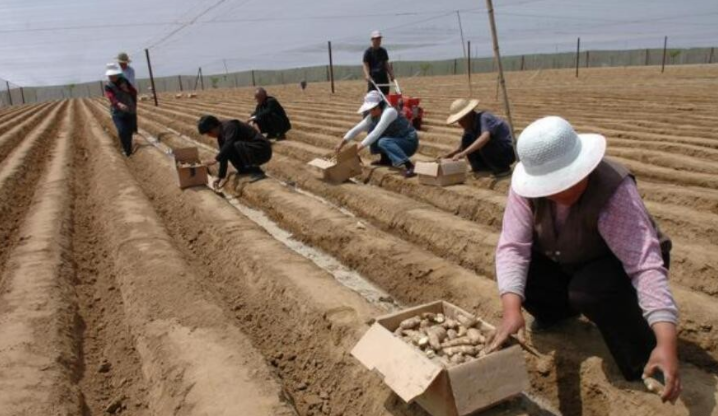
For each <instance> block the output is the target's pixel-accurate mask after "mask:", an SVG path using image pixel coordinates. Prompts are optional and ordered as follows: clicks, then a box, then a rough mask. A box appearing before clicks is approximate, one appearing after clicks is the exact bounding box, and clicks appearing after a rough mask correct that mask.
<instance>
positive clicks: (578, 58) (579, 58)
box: [576, 38, 581, 78]
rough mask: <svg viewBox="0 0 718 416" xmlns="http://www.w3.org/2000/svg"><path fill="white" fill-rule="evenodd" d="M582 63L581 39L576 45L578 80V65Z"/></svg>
mask: <svg viewBox="0 0 718 416" xmlns="http://www.w3.org/2000/svg"><path fill="white" fill-rule="evenodd" d="M579 62H581V38H578V43H576V78H578V64H579Z"/></svg>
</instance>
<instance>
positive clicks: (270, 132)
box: [257, 114, 289, 139]
mask: <svg viewBox="0 0 718 416" xmlns="http://www.w3.org/2000/svg"><path fill="white" fill-rule="evenodd" d="M257 125H258V126H259V131H261V132H262V133H264V134H266V135H267V138H269V139H274V138H276V137H279V136H282V135H284V134H286V133H287V132H288V131H289V123H288V122H287V121H286V120H285V119H284V118H283V117H282V116H281V115H279V114H270V115H268V116H266V117H263V118H262V120H257Z"/></svg>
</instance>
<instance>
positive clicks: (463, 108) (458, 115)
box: [446, 98, 481, 124]
mask: <svg viewBox="0 0 718 416" xmlns="http://www.w3.org/2000/svg"><path fill="white" fill-rule="evenodd" d="M480 102H481V101H479V100H467V99H465V98H459V99H458V100H454V102H453V103H451V107H449V118H447V119H446V124H454V123H456V122H458V121H459V120H461V119H462V118H464V116H466V115H467V114H469V113H470V112H471V111H473V110H475V109H476V107H478V106H479V103H480Z"/></svg>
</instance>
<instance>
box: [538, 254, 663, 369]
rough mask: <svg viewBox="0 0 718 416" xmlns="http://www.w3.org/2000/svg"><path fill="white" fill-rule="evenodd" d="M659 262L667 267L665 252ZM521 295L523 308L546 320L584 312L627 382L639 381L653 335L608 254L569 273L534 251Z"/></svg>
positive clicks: (621, 272)
mask: <svg viewBox="0 0 718 416" xmlns="http://www.w3.org/2000/svg"><path fill="white" fill-rule="evenodd" d="M664 260H665V264H666V267H668V264H669V259H668V255H665V256H664ZM524 296H525V301H524V308H525V309H526V310H527V311H528V312H529V313H530V314H531V315H533V316H534V317H535V318H537V319H539V320H542V321H545V322H556V321H559V320H562V319H565V318H569V317H572V316H577V315H578V314H583V315H584V316H586V317H587V318H588V319H589V320H590V321H591V322H593V323H594V324H595V325H596V326H597V327H598V330H599V331H600V332H601V335H602V336H603V339H604V341H605V342H606V345H607V346H608V349H609V351H610V352H611V355H612V356H613V359H614V360H615V361H616V364H617V365H618V368H619V369H620V370H621V373H623V376H624V377H625V378H626V380H637V379H640V377H641V375H642V373H643V367H644V366H645V365H646V363H647V362H648V358H649V357H650V355H651V352H652V351H653V349H654V348H655V347H656V337H655V335H654V333H653V331H652V330H651V328H650V326H649V325H648V322H647V321H646V320H645V319H644V318H643V312H642V310H641V308H640V307H639V305H638V297H637V294H636V290H635V289H634V288H633V286H632V284H631V279H630V278H629V277H628V275H627V274H626V272H625V271H624V269H623V264H621V262H620V261H619V260H618V258H616V257H615V256H613V255H610V256H607V257H604V258H601V259H599V260H595V261H592V262H590V263H588V264H585V265H583V266H581V267H578V268H576V270H573V271H571V272H568V271H566V270H564V268H562V267H561V266H560V265H559V264H558V263H556V262H554V261H553V260H551V259H549V258H548V257H546V256H544V255H542V254H539V253H537V252H533V254H532V258H531V263H530V265H529V272H528V279H527V281H526V289H525V293H524Z"/></svg>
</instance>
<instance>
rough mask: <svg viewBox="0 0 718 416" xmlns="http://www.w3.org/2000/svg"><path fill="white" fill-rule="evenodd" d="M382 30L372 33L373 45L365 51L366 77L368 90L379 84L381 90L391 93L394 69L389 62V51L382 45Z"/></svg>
mask: <svg viewBox="0 0 718 416" xmlns="http://www.w3.org/2000/svg"><path fill="white" fill-rule="evenodd" d="M381 40H382V35H381V32H379V31H378V30H375V31H373V32H372V33H371V46H370V47H369V48H368V49H367V50H366V51H365V52H364V59H363V63H364V78H365V79H366V81H367V84H368V85H367V92H369V91H372V90H375V89H376V86H375V84H377V85H379V89H380V90H381V92H382V93H383V94H384V95H386V94H389V82H390V81H392V82H393V81H394V69H393V68H392V66H391V64H390V63H389V53H388V52H387V51H386V49H384V48H382V46H381Z"/></svg>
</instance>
